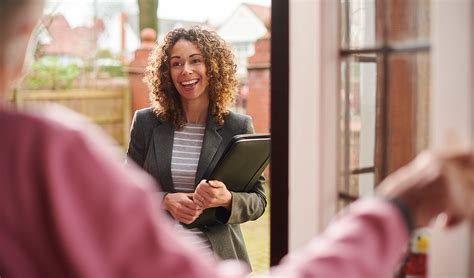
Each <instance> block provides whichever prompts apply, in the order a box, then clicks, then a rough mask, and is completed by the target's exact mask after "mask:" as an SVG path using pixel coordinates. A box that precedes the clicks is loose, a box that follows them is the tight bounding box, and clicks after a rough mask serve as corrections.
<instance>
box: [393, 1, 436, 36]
mask: <svg viewBox="0 0 474 278" xmlns="http://www.w3.org/2000/svg"><path fill="white" fill-rule="evenodd" d="M385 4H386V5H387V14H388V17H387V24H388V30H389V42H390V43H393V42H398V43H399V42H406V41H428V39H429V36H430V0H398V1H391V0H389V1H385Z"/></svg>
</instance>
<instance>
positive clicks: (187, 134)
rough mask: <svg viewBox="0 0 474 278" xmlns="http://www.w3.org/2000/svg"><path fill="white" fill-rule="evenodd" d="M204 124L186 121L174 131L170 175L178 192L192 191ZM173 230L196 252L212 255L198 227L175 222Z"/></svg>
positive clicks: (205, 238)
mask: <svg viewBox="0 0 474 278" xmlns="http://www.w3.org/2000/svg"><path fill="white" fill-rule="evenodd" d="M205 128H206V127H205V125H202V124H190V123H186V124H185V126H184V128H183V129H182V130H180V131H175V132H174V141H173V154H172V156H171V176H172V178H173V184H174V188H175V189H176V191H178V192H193V191H194V188H195V184H194V179H195V177H196V170H197V165H198V162H199V156H200V154H201V148H202V141H203V139H204V131H205ZM175 230H176V232H177V234H178V235H179V236H181V237H182V238H185V239H186V240H188V243H189V244H190V245H191V247H192V248H193V249H195V250H196V251H197V252H198V254H201V255H203V254H204V255H209V256H213V252H212V247H211V244H210V242H209V239H208V238H207V237H206V235H204V233H203V232H202V231H201V230H199V229H198V228H194V229H187V228H185V227H183V226H182V225H181V224H180V223H178V222H176V224H175Z"/></svg>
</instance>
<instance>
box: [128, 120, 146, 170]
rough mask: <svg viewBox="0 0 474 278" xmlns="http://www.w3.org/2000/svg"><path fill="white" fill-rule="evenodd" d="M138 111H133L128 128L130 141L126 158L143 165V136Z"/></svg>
mask: <svg viewBox="0 0 474 278" xmlns="http://www.w3.org/2000/svg"><path fill="white" fill-rule="evenodd" d="M138 112H139V111H137V112H135V115H134V116H133V120H132V127H131V129H130V143H129V144H128V150H127V160H128V158H131V159H132V160H133V161H134V162H135V163H136V164H137V165H139V166H140V167H143V163H144V162H145V136H144V133H143V128H142V125H143V124H142V121H143V120H142V118H141V117H140V114H139V113H138Z"/></svg>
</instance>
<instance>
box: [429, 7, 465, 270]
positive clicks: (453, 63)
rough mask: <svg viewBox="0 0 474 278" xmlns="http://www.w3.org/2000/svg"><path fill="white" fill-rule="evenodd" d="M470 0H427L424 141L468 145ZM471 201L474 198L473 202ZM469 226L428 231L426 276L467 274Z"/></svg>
mask: <svg viewBox="0 0 474 278" xmlns="http://www.w3.org/2000/svg"><path fill="white" fill-rule="evenodd" d="M473 8H474V3H473V2H472V1H471V0H450V1H436V0H434V1H432V17H431V18H432V21H431V22H432V23H431V30H432V48H431V49H432V51H431V59H432V60H431V61H432V75H431V76H432V78H431V80H432V83H431V84H432V94H431V100H432V103H431V119H430V140H431V141H430V145H431V147H432V148H435V149H436V148H440V147H445V146H446V145H449V144H458V145H466V146H470V145H471V144H472V142H473V141H472V140H473V139H474V134H473V130H474V128H473V127H474V117H473V116H474V115H473V110H474V109H473V108H474V102H473V101H474V98H473V92H474V80H473V74H474V63H473V61H474V43H473V42H474V33H473V31H474V28H473V23H474V20H473ZM473 201H474V200H473ZM471 245H472V242H471V229H470V227H469V225H468V224H464V225H461V226H460V227H457V228H456V229H453V230H449V231H446V230H442V229H440V228H436V227H435V228H434V229H433V236H432V240H431V246H430V252H429V257H428V264H429V266H428V273H429V276H430V277H471V276H472V274H473V271H472V269H471V268H472V266H471V265H472V263H471V258H470V257H471V255H472V254H473V253H472V251H471V250H472V247H471Z"/></svg>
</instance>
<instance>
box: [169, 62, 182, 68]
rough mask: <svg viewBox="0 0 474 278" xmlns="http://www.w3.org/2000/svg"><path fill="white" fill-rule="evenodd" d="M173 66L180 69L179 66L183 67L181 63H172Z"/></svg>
mask: <svg viewBox="0 0 474 278" xmlns="http://www.w3.org/2000/svg"><path fill="white" fill-rule="evenodd" d="M171 66H172V67H179V66H181V63H180V62H173V63H171Z"/></svg>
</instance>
